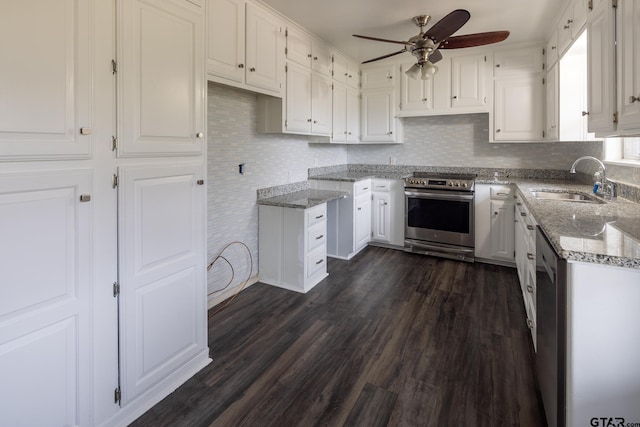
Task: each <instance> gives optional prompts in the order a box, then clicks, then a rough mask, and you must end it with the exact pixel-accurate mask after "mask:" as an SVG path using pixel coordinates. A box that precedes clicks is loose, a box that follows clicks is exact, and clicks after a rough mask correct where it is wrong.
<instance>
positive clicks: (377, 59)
mask: <svg viewBox="0 0 640 427" xmlns="http://www.w3.org/2000/svg"><path fill="white" fill-rule="evenodd" d="M406 51H407V49H406V48H404V49H402V50H399V51H397V52H393V53H390V54H388V55H383V56H379V57H377V58H373V59H369V60H367V61H364V62H363V64H368V63H369V62H373V61H379V60H381V59H385V58H389V57H391V56H395V55H399V54H401V53H404V52H406Z"/></svg>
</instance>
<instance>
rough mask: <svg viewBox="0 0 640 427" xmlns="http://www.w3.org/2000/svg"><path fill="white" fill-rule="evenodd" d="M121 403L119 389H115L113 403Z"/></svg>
mask: <svg viewBox="0 0 640 427" xmlns="http://www.w3.org/2000/svg"><path fill="white" fill-rule="evenodd" d="M121 402H122V392H121V391H120V387H117V388H116V389H115V390H114V391H113V403H116V404H118V405H119V404H120V403H121Z"/></svg>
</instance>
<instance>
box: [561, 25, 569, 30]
mask: <svg viewBox="0 0 640 427" xmlns="http://www.w3.org/2000/svg"><path fill="white" fill-rule="evenodd" d="M563 28H564V29H565V30H568V29H569V28H571V25H565V26H564V27H563Z"/></svg>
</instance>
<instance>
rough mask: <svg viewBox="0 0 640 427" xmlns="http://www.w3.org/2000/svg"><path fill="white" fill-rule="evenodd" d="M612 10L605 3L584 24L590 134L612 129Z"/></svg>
mask: <svg viewBox="0 0 640 427" xmlns="http://www.w3.org/2000/svg"><path fill="white" fill-rule="evenodd" d="M614 52H615V9H614V8H613V7H612V5H611V3H610V2H608V1H602V2H601V3H599V4H597V5H596V6H595V7H594V9H593V11H591V13H590V14H589V22H588V24H587V61H588V68H587V84H588V91H587V103H588V106H589V111H588V113H589V132H595V133H596V134H607V133H611V132H612V131H614V130H615V128H616V126H615V123H614V120H613V113H614V111H615V72H614V70H615V55H614Z"/></svg>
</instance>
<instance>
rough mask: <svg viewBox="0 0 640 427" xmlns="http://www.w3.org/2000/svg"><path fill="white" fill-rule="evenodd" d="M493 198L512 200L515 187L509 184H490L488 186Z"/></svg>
mask: <svg viewBox="0 0 640 427" xmlns="http://www.w3.org/2000/svg"><path fill="white" fill-rule="evenodd" d="M490 192H491V193H490V194H491V198H492V199H493V200H513V198H514V195H515V189H514V188H513V187H512V186H510V185H492V186H491V188H490Z"/></svg>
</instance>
